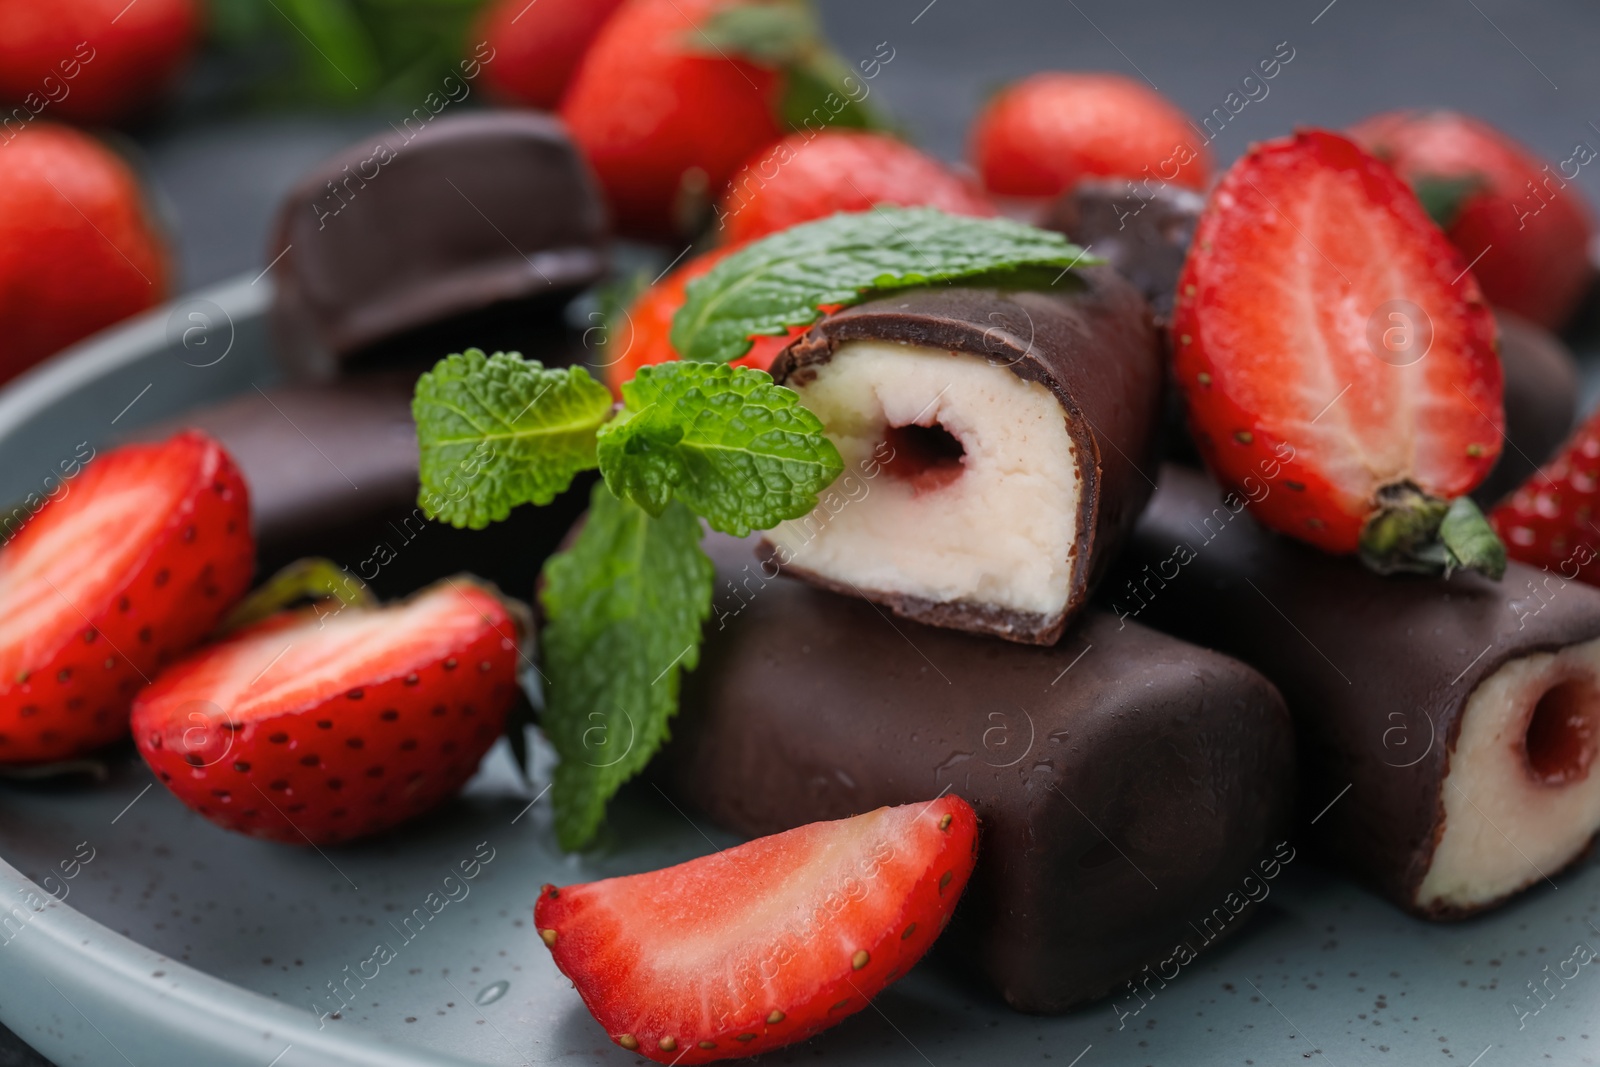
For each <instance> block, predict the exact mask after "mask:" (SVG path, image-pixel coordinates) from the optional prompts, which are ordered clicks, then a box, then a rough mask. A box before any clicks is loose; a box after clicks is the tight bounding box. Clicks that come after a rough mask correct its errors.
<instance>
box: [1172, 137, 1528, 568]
mask: <svg viewBox="0 0 1600 1067" xmlns="http://www.w3.org/2000/svg"><path fill="white" fill-rule="evenodd" d="M1172 343H1173V353H1174V370H1175V374H1176V377H1177V379H1178V383H1179V385H1180V387H1181V388H1182V390H1183V394H1184V397H1185V399H1186V401H1187V404H1188V409H1189V419H1190V423H1191V426H1192V427H1193V430H1194V434H1195V438H1196V443H1197V444H1198V446H1199V448H1200V451H1201V453H1202V455H1203V456H1204V457H1205V459H1206V462H1207V464H1208V465H1209V466H1210V467H1211V469H1212V470H1213V471H1214V472H1215V473H1216V474H1217V476H1218V477H1219V478H1220V479H1221V480H1222V481H1223V482H1224V483H1225V484H1226V485H1227V486H1229V487H1230V488H1232V489H1235V490H1237V491H1238V492H1239V493H1240V495H1241V496H1242V497H1247V498H1248V499H1249V500H1250V501H1251V503H1252V507H1253V509H1254V512H1255V514H1256V515H1257V516H1258V517H1259V518H1260V519H1261V521H1262V522H1264V523H1266V524H1267V525H1269V526H1272V527H1273V528H1275V529H1277V530H1280V531H1282V532H1283V533H1286V534H1289V535H1291V536H1293V537H1297V538H1300V539H1301V540H1303V541H1307V542H1310V543H1311V544H1313V545H1316V546H1318V547H1319V548H1322V549H1324V550H1326V551H1329V552H1334V553H1341V554H1345V553H1356V552H1359V553H1360V554H1361V556H1362V558H1363V560H1364V561H1365V562H1366V563H1368V564H1369V565H1370V566H1372V567H1373V568H1374V569H1376V570H1379V571H1381V572H1389V571H1396V570H1413V571H1423V572H1428V573H1439V572H1443V573H1448V572H1449V571H1450V570H1452V569H1454V568H1455V567H1461V566H1468V567H1473V568H1475V569H1480V570H1484V571H1486V572H1488V573H1494V572H1495V568H1496V562H1495V559H1496V555H1497V554H1498V567H1499V569H1500V570H1503V569H1504V550H1503V548H1502V547H1501V546H1500V545H1499V542H1498V541H1497V540H1496V539H1495V538H1494V537H1493V534H1492V532H1491V531H1490V530H1489V528H1488V526H1487V524H1486V523H1485V522H1484V520H1483V517H1482V515H1481V514H1480V513H1478V512H1477V510H1476V508H1475V507H1473V505H1472V504H1471V501H1469V500H1466V499H1464V497H1465V494H1466V493H1467V492H1468V491H1470V490H1471V489H1472V488H1473V487H1474V486H1476V485H1477V484H1478V483H1479V482H1480V481H1482V480H1483V478H1484V477H1485V476H1486V475H1487V474H1488V473H1489V470H1490V468H1492V467H1493V466H1494V462H1495V460H1496V458H1497V457H1498V456H1499V454H1500V442H1501V431H1502V430H1503V428H1504V422H1505V419H1504V414H1503V412H1502V407H1501V401H1502V398H1501V393H1502V383H1501V374H1500V361H1499V358H1498V356H1497V354H1496V351H1495V325H1494V318H1493V316H1492V315H1491V313H1490V311H1489V308H1488V305H1487V304H1486V303H1485V302H1484V299H1483V294H1482V293H1481V292H1480V291H1479V289H1478V285H1477V282H1475V281H1474V280H1473V277H1472V273H1471V271H1470V270H1469V267H1468V264H1467V262H1466V261H1465V259H1463V257H1462V256H1461V253H1460V252H1459V251H1457V250H1456V248H1455V247H1454V246H1452V245H1451V244H1450V243H1449V242H1448V241H1447V240H1445V237H1444V235H1443V234H1442V233H1440V232H1439V229H1438V227H1436V226H1435V225H1434V224H1433V222H1432V221H1431V220H1430V219H1429V218H1428V216H1427V214H1426V212H1424V210H1423V208H1422V205H1421V204H1419V203H1418V202H1417V199H1416V197H1415V196H1414V195H1413V194H1412V192H1411V190H1410V189H1408V188H1407V187H1406V185H1405V184H1404V183H1403V182H1402V181H1401V180H1400V179H1399V178H1398V177H1397V176H1396V175H1395V174H1394V172H1393V171H1391V170H1390V169H1389V168H1388V167H1387V166H1385V165H1384V164H1383V163H1381V162H1379V161H1378V160H1377V159H1375V158H1374V157H1372V156H1370V155H1368V154H1367V153H1366V152H1364V151H1363V150H1362V149H1360V148H1358V147H1357V146H1356V145H1355V144H1353V143H1352V142H1350V141H1348V140H1346V139H1345V138H1343V137H1340V136H1337V135H1336V134H1331V133H1326V132H1322V131H1317V130H1306V131H1302V132H1300V133H1297V134H1295V135H1294V136H1293V137H1288V138H1284V139H1282V140H1277V141H1270V142H1267V143H1265V144H1260V145H1256V146H1254V147H1253V148H1252V149H1251V150H1250V152H1249V153H1248V154H1247V155H1246V156H1245V157H1244V158H1243V159H1242V160H1240V161H1239V162H1238V163H1237V164H1235V165H1234V166H1233V168H1232V169H1231V170H1229V172H1228V173H1227V175H1226V176H1225V177H1224V178H1223V180H1222V182H1221V184H1220V185H1219V186H1218V187H1217V189H1216V191H1215V192H1214V193H1213V194H1212V197H1211V201H1210V203H1209V204H1208V205H1207V207H1206V211H1205V214H1204V215H1203V216H1202V217H1201V220H1200V224H1199V227H1198V229H1197V231H1196V233H1195V238H1194V243H1193V245H1192V246H1191V249H1190V252H1189V258H1188V260H1187V262H1186V263H1185V264H1184V269H1183V274H1182V276H1181V277H1180V278H1179V282H1178V297H1177V307H1176V310H1175V313H1174V316H1173V323H1172Z"/></svg>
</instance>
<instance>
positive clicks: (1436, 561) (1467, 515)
mask: <svg viewBox="0 0 1600 1067" xmlns="http://www.w3.org/2000/svg"><path fill="white" fill-rule="evenodd" d="M1361 562H1362V563H1364V564H1366V565H1367V567H1369V568H1370V569H1372V570H1374V571H1376V572H1377V573H1379V574H1433V575H1441V576H1443V577H1445V578H1448V577H1450V575H1451V574H1453V573H1454V572H1455V571H1457V570H1469V571H1477V572H1478V573H1480V574H1483V575H1486V576H1488V577H1490V578H1493V579H1495V580H1496V581H1499V580H1500V578H1501V577H1502V576H1503V575H1504V574H1505V572H1506V546H1505V545H1504V544H1503V543H1501V541H1500V538H1499V537H1498V536H1497V535H1496V534H1495V532H1494V529H1493V527H1491V526H1490V525H1489V520H1488V519H1486V518H1485V517H1484V514H1483V512H1482V511H1480V510H1479V509H1478V505H1477V504H1475V503H1473V502H1472V500H1471V498H1470V497H1464V496H1463V497H1457V498H1456V499H1455V500H1441V499H1440V498H1439V497H1436V496H1432V495H1430V494H1428V493H1425V492H1423V491H1422V490H1421V489H1420V488H1418V487H1417V486H1416V485H1415V484H1414V483H1412V482H1409V481H1407V482H1399V483H1397V484H1394V485H1387V486H1384V487H1383V488H1382V489H1380V490H1379V491H1378V508H1377V510H1376V511H1374V512H1373V513H1372V514H1371V515H1370V516H1369V517H1368V518H1367V522H1366V526H1365V527H1363V529H1362V531H1361Z"/></svg>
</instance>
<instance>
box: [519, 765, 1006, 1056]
mask: <svg viewBox="0 0 1600 1067" xmlns="http://www.w3.org/2000/svg"><path fill="white" fill-rule="evenodd" d="M976 850H977V817H976V815H975V814H974V813H973V811H972V808H971V807H970V806H969V805H968V804H967V803H966V801H964V800H961V799H960V798H959V797H954V796H947V797H941V798H939V799H937V800H935V801H933V802H932V803H927V804H908V805H904V806H901V807H895V808H879V809H877V810H876V811H872V812H868V813H867V814H865V815H858V816H856V817H854V818H851V819H842V820H839V821H837V822H824V823H813V824H811V825H809V826H802V827H800V828H798V829H795V830H790V831H788V832H786V833H781V834H775V835H773V836H771V837H764V838H759V839H757V840H755V841H751V842H749V843H747V844H744V845H740V846H738V847H735V848H730V849H725V850H723V851H721V852H718V853H715V854H713V855H710V856H706V857H703V858H701V859H697V860H691V861H690V862H688V863H684V864H679V865H678V866H676V867H669V868H667V869H665V870H661V871H652V872H650V873H647V874H636V875H629V876H627V877H622V878H611V879H607V880H605V881H602V882H592V883H589V884H586V885H574V886H567V887H565V888H562V889H557V888H555V887H553V886H546V887H545V888H544V890H543V891H542V892H541V893H540V896H539V902H538V905H537V906H536V907H535V909H534V920H535V925H536V926H537V927H538V929H539V933H540V937H541V938H542V939H543V940H544V941H545V943H546V944H547V945H549V946H550V951H551V953H552V955H553V956H554V957H555V962H556V966H557V967H559V968H560V969H561V971H562V973H564V974H565V975H566V976H567V977H568V978H570V979H572V981H573V984H574V985H576V986H577V988H578V992H579V993H580V994H581V995H582V996H583V999H584V1002H585V1003H586V1004H587V1005H588V1007H589V1010H590V1011H591V1012H592V1013H593V1014H594V1016H595V1018H596V1019H597V1020H598V1021H599V1022H600V1024H601V1025H602V1026H604V1027H605V1028H606V1031H607V1032H608V1033H609V1034H610V1035H611V1039H612V1040H613V1041H615V1042H616V1043H618V1044H619V1045H621V1046H622V1047H623V1048H626V1049H628V1050H630V1051H633V1050H637V1051H638V1052H639V1054H640V1055H643V1056H647V1057H649V1058H650V1059H653V1060H656V1061H657V1062H661V1063H682V1064H694V1063H707V1062H710V1061H712V1060H718V1059H725V1058H728V1057H730V1056H746V1055H754V1054H756V1053H760V1052H765V1051H769V1050H771V1049H773V1048H777V1047H779V1046H782V1045H787V1044H790V1043H792V1042H795V1041H799V1040H801V1039H803V1038H805V1037H808V1036H810V1035H811V1034H814V1033H816V1032H817V1031H819V1030H822V1029H825V1028H826V1027H829V1026H832V1025H834V1024H836V1023H838V1022H840V1021H841V1020H843V1019H844V1018H846V1017H847V1016H849V1015H852V1014H854V1013H855V1012H857V1011H860V1010H861V1009H862V1008H864V1007H865V1006H866V1005H867V1002H868V1001H869V1000H870V999H871V998H872V997H873V996H875V995H876V994H877V993H878V992H879V991H880V990H881V989H883V988H884V986H886V985H887V984H888V983H889V982H891V981H893V980H894V979H895V978H898V977H899V976H900V975H902V974H904V973H905V972H906V970H907V969H909V968H910V967H911V965H912V964H914V963H915V962H916V961H917V960H918V959H919V958H921V956H922V955H923V953H925V952H926V951H927V950H928V948H929V946H931V945H932V943H933V941H934V939H935V938H936V937H937V936H938V934H939V932H940V931H941V930H942V929H943V928H944V924H945V922H946V921H948V919H949V916H950V913H951V911H952V909H953V908H954V906H955V902H956V899H957V898H958V897H959V896H960V895H961V891H962V889H963V888H964V886H965V885H966V881H967V878H968V876H969V875H970V874H971V873H972V865H973V862H974V858H975V856H976Z"/></svg>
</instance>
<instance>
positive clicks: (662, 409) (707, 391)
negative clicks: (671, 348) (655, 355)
mask: <svg viewBox="0 0 1600 1067" xmlns="http://www.w3.org/2000/svg"><path fill="white" fill-rule="evenodd" d="M622 397H623V403H624V408H623V412H622V414H621V415H619V416H618V417H617V418H616V419H615V420H613V421H612V422H611V423H609V424H607V425H606V426H605V427H604V428H603V429H602V430H601V431H600V443H599V458H600V473H601V474H603V475H604V476H605V479H606V484H607V485H609V486H610V487H611V491H612V492H613V493H615V494H617V495H618V496H620V497H623V498H624V499H627V500H631V501H633V502H634V503H636V504H638V505H639V506H640V507H642V508H644V509H645V510H646V511H649V512H650V513H651V514H653V515H659V514H660V513H661V511H662V509H663V508H665V507H666V505H667V501H668V499H669V498H670V497H671V496H672V495H674V494H675V495H676V496H677V498H678V499H679V500H681V501H683V502H684V503H685V504H687V505H688V506H689V509H690V510H691V511H693V512H694V513H695V514H697V515H699V516H701V517H702V518H704V519H705V520H706V521H707V522H708V523H710V524H711V527H712V528H713V529H716V530H721V531H722V532H723V533H729V534H733V535H734V536H735V537H743V536H744V535H746V534H748V533H749V532H750V531H751V530H765V529H769V528H771V527H773V526H776V525H777V524H778V523H780V522H782V521H784V520H785V519H793V518H798V517H799V516H801V515H804V514H806V513H807V512H808V511H810V510H811V509H812V508H813V507H815V506H816V503H817V494H818V493H820V492H821V491H822V490H824V489H826V488H827V487H828V486H829V485H830V484H832V482H833V480H834V479H835V478H837V477H838V476H839V472H840V471H842V470H843V469H844V462H843V460H841V459H840V458H839V451H838V449H836V448H834V446H833V442H832V441H830V440H828V438H827V435H826V434H824V433H823V429H822V422H821V420H819V419H818V418H817V417H816V416H815V415H813V414H812V413H811V412H810V411H809V410H807V409H806V408H805V407H804V406H803V405H802V404H801V403H800V397H799V394H797V393H796V392H795V391H794V390H792V389H786V388H784V387H783V386H781V385H774V384H773V381H772V377H771V375H769V374H767V373H766V372H765V371H758V370H752V369H750V368H748V367H730V366H728V365H726V364H708V363H682V362H677V363H662V364H660V365H658V366H653V367H642V368H640V370H639V373H638V374H637V375H636V376H635V377H634V379H633V380H632V381H630V382H627V383H626V384H624V385H623V387H622Z"/></svg>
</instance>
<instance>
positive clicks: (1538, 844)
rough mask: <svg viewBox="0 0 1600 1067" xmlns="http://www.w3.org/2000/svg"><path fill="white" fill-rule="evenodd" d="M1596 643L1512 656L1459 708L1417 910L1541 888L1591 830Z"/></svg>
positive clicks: (1596, 817) (1597, 791) (1599, 701)
mask: <svg viewBox="0 0 1600 1067" xmlns="http://www.w3.org/2000/svg"><path fill="white" fill-rule="evenodd" d="M1597 745H1600V640H1594V641H1588V642H1585V643H1583V644H1578V645H1569V646H1567V647H1566V648H1563V649H1561V650H1559V651H1557V652H1538V653H1535V654H1533V655H1531V656H1523V657H1521V658H1519V659H1514V660H1511V661H1510V662H1509V663H1506V664H1505V665H1504V666H1502V667H1501V668H1500V669H1499V670H1497V671H1495V672H1494V673H1493V674H1491V675H1490V676H1489V677H1488V678H1486V679H1484V680H1483V681H1482V682H1480V683H1479V684H1478V687H1477V688H1476V689H1475V690H1473V692H1472V695H1471V697H1469V698H1468V700H1467V706H1466V708H1465V710H1464V711H1463V712H1462V720H1461V732H1460V736H1459V737H1458V738H1457V739H1456V746H1455V749H1454V751H1452V752H1451V754H1450V770H1449V773H1448V774H1447V775H1446V777H1445V780H1444V786H1443V796H1442V800H1443V802H1444V813H1445V821H1444V832H1443V834H1442V835H1441V836H1440V838H1439V842H1438V845H1437V847H1436V848H1435V849H1434V854H1433V862H1432V864H1431V865H1430V866H1429V868H1428V873H1427V875H1426V876H1425V877H1424V878H1423V880H1422V885H1421V886H1420V887H1419V888H1418V890H1417V903H1418V904H1419V905H1422V906H1425V907H1426V906H1432V905H1440V904H1443V905H1453V906H1457V907H1473V906H1475V905H1480V904H1487V903H1490V902H1492V901H1495V900H1498V899H1500V898H1501V897H1504V896H1506V895H1508V894H1511V893H1514V892H1516V891H1517V890H1519V889H1523V888H1525V887H1527V886H1530V885H1533V884H1534V883H1535V882H1539V881H1543V880H1544V878H1545V877H1546V876H1547V875H1550V874H1554V873H1555V872H1556V871H1558V870H1560V869H1561V868H1562V867H1563V866H1565V865H1566V864H1567V863H1568V862H1569V861H1571V859H1572V858H1573V857H1574V856H1576V855H1577V854H1578V853H1579V852H1580V851H1581V850H1582V849H1583V848H1584V847H1585V846H1586V845H1587V844H1588V843H1589V839H1590V838H1591V837H1593V836H1594V833H1595V831H1596V829H1600V767H1596V766H1594V757H1595V753H1596V748H1597Z"/></svg>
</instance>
